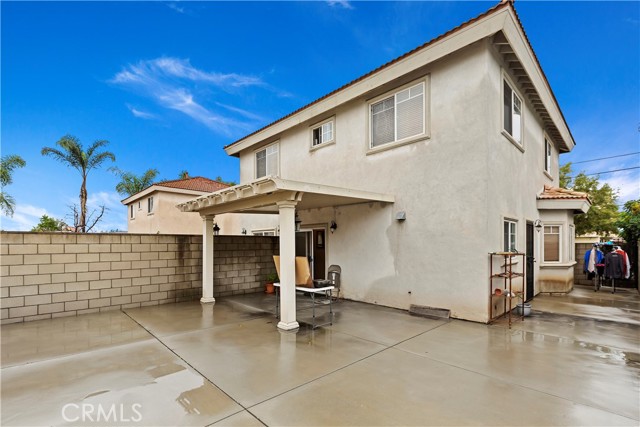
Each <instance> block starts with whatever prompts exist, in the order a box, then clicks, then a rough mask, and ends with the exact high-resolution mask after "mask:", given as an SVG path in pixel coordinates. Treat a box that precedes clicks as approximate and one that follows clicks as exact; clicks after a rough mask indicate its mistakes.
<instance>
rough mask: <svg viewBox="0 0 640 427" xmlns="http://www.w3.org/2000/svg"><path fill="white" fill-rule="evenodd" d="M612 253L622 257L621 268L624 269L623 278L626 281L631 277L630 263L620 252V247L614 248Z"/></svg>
mask: <svg viewBox="0 0 640 427" xmlns="http://www.w3.org/2000/svg"><path fill="white" fill-rule="evenodd" d="M613 249H614V251H616V252H617V253H619V254H620V256H622V267H623V268H624V278H625V279H628V278H629V277H630V276H631V263H630V262H629V255H627V253H626V252H625V251H624V250H622V248H621V247H620V246H614V248H613Z"/></svg>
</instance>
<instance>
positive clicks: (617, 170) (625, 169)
mask: <svg viewBox="0 0 640 427" xmlns="http://www.w3.org/2000/svg"><path fill="white" fill-rule="evenodd" d="M633 169H640V166H634V167H632V168H624V169H614V170H610V171H605V172H596V173H585V174H584V175H586V176H590V175H604V174H606V173H614V172H622V171H630V170H633ZM572 178H575V176H574V177H572Z"/></svg>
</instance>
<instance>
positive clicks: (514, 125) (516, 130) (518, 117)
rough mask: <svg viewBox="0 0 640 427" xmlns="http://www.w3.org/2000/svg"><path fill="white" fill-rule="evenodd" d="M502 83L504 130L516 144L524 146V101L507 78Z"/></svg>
mask: <svg viewBox="0 0 640 427" xmlns="http://www.w3.org/2000/svg"><path fill="white" fill-rule="evenodd" d="M502 82H503V85H502V98H503V103H502V113H503V121H502V128H503V129H504V131H505V132H506V133H507V134H508V135H509V136H510V137H511V139H512V140H513V141H514V142H516V143H517V144H519V145H522V99H521V98H520V97H519V96H518V94H517V93H516V91H515V90H514V89H513V88H512V86H511V85H510V84H509V82H508V81H507V79H506V78H505V79H503V80H502Z"/></svg>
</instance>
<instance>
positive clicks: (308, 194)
mask: <svg viewBox="0 0 640 427" xmlns="http://www.w3.org/2000/svg"><path fill="white" fill-rule="evenodd" d="M372 202H380V203H384V204H389V203H393V202H394V197H393V196H392V195H388V194H380V193H373V192H369V191H362V190H355V189H349V188H340V187H332V186H328V185H320V184H312V183H307V182H299V181H291V180H285V179H281V178H276V177H272V176H268V177H265V178H260V179H257V180H254V181H251V182H249V183H247V184H240V185H236V186H234V187H231V188H226V189H224V190H220V191H218V192H215V193H211V194H208V195H205V196H202V197H198V198H196V199H194V200H192V201H189V202H187V203H182V204H180V205H178V208H179V209H180V210H182V211H183V212H198V213H199V214H200V216H201V217H202V220H203V221H202V235H203V243H202V249H203V250H202V257H203V259H202V299H201V300H200V301H201V302H202V303H204V304H208V303H215V298H214V288H215V283H214V274H213V269H214V256H213V254H214V252H213V247H214V220H215V216H216V215H221V214H226V213H244V214H274V215H278V217H279V221H278V223H279V227H278V228H279V240H280V245H279V246H280V254H279V255H280V262H281V265H280V269H279V273H280V277H279V280H280V308H281V309H280V321H279V322H278V328H280V329H282V330H287V331H288V330H295V329H298V328H299V326H300V325H299V323H298V321H297V319H296V297H295V295H296V290H295V285H296V283H295V257H296V253H295V250H296V238H295V236H296V235H295V233H296V231H297V230H296V228H297V225H296V215H297V213H296V212H299V211H303V210H310V209H321V208H326V207H332V208H337V207H339V206H349V205H356V204H363V203H372ZM323 278H324V277H323Z"/></svg>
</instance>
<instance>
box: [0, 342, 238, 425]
mask: <svg viewBox="0 0 640 427" xmlns="http://www.w3.org/2000/svg"><path fill="white" fill-rule="evenodd" d="M136 405H137V406H136ZM85 407H86V408H88V410H90V414H87V412H88V411H84V408H85ZM2 408H3V410H2V425H25V426H41V425H146V426H178V425H208V424H211V423H213V422H215V421H217V420H220V419H222V418H225V417H227V416H229V415H232V414H234V413H236V412H239V411H241V410H242V407H240V406H239V405H238V404H237V403H235V402H234V401H233V400H232V399H231V398H229V397H228V396H227V395H225V394H224V393H223V392H222V391H220V390H219V389H218V388H216V386H214V385H213V384H211V382H209V381H208V380H207V379H206V378H203V377H202V376H201V375H199V374H198V373H197V372H195V371H194V370H193V369H191V368H190V367H189V366H188V365H187V364H186V363H185V362H184V361H183V360H181V359H180V358H178V357H176V356H175V355H174V354H173V353H172V352H170V351H169V350H167V348H166V347H165V346H163V345H162V344H161V343H159V342H157V341H156V340H153V339H148V340H146V341H143V342H138V343H133V344H125V345H121V346H118V347H111V348H103V349H100V350H95V351H91V352H84V353H81V354H77V355H71V356H65V357H60V358H54V359H51V360H47V361H42V362H37V363H30V364H26V365H21V366H14V367H11V368H3V369H2ZM100 408H102V411H103V413H104V414H103V416H102V419H99V418H98V416H99V415H98V414H99V411H100V410H101V409H100ZM112 408H115V410H114V412H111V411H112ZM83 411H84V412H83Z"/></svg>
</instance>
